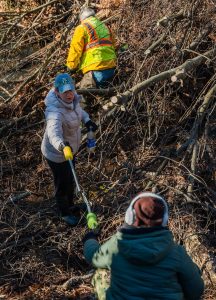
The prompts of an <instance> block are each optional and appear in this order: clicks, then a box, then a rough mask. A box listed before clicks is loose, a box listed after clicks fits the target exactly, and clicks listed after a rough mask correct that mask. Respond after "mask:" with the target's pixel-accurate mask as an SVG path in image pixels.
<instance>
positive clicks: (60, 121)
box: [41, 89, 90, 163]
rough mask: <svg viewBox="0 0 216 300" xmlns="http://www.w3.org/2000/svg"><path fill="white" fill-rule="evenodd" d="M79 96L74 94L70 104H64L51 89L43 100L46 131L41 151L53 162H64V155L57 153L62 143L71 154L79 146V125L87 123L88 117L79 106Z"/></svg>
mask: <svg viewBox="0 0 216 300" xmlns="http://www.w3.org/2000/svg"><path fill="white" fill-rule="evenodd" d="M79 99H80V96H78V95H77V94H75V98H74V100H73V102H72V103H70V104H67V103H64V102H63V101H62V100H61V99H60V98H59V97H58V96H57V95H56V93H55V92H54V89H52V90H51V91H50V92H49V93H48V95H47V96H46V98H45V105H46V110H45V117H46V130H45V133H44V137H43V141H42V145H41V151H42V153H43V155H44V156H45V157H46V158H47V159H49V160H51V161H54V162H57V163H60V162H63V161H65V158H64V155H63V153H62V152H60V151H59V146H60V144H61V143H63V142H64V141H67V142H69V144H70V146H71V147H72V150H73V153H76V152H77V151H78V149H79V146H80V140H81V129H80V123H81V121H83V123H84V124H85V123H86V122H88V121H89V120H90V119H89V115H88V113H87V112H85V111H84V110H83V109H82V108H81V107H80V104H79Z"/></svg>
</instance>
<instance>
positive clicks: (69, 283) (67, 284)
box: [63, 271, 94, 290]
mask: <svg viewBox="0 0 216 300" xmlns="http://www.w3.org/2000/svg"><path fill="white" fill-rule="evenodd" d="M93 274H94V271H92V272H91V273H89V274H87V275H83V276H74V277H72V278H70V279H68V280H67V281H66V282H65V283H64V284H63V288H64V289H66V290H69V289H71V288H72V287H73V286H74V285H75V284H77V282H79V281H81V280H86V279H89V278H91V277H92V275H93Z"/></svg>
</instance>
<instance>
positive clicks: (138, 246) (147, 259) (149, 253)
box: [118, 227, 174, 264]
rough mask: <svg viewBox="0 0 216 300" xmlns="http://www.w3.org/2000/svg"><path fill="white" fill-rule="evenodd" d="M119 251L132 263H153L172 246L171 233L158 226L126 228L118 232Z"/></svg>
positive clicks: (162, 256)
mask: <svg viewBox="0 0 216 300" xmlns="http://www.w3.org/2000/svg"><path fill="white" fill-rule="evenodd" d="M119 234H120V237H119V240H118V245H119V251H120V252H121V253H122V254H123V256H125V257H127V260H129V261H131V262H132V263H133V264H139V263H141V262H142V263H145V264H155V263H157V262H159V261H160V260H162V259H163V258H164V257H165V256H166V255H167V254H168V253H169V252H170V249H171V248H172V247H173V246H174V242H173V236H172V233H171V232H170V231H169V230H167V229H164V228H162V227H160V228H159V229H157V230H150V231H149V230H146V229H145V228H139V229H127V230H122V231H120V232H119Z"/></svg>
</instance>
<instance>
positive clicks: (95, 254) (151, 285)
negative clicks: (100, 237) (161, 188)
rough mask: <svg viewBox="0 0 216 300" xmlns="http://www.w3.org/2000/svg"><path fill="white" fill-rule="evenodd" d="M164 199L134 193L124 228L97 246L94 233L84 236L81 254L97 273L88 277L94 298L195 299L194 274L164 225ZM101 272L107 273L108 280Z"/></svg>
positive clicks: (199, 283)
mask: <svg viewBox="0 0 216 300" xmlns="http://www.w3.org/2000/svg"><path fill="white" fill-rule="evenodd" d="M167 223H168V207H167V203H166V201H165V200H164V199H163V198H162V197H161V196H159V195H157V194H154V193H148V192H146V193H141V194H139V195H137V196H136V197H135V198H134V199H133V200H132V202H131V204H130V206H129V207H128V209H127V211H126V215H125V224H124V225H123V226H122V227H121V228H120V229H119V230H118V231H117V233H116V234H114V235H113V236H112V237H111V238H110V239H109V240H108V241H107V242H105V243H104V244H103V245H100V244H99V243H98V241H97V237H96V235H95V234H94V232H89V233H87V235H86V236H85V237H84V256H85V258H86V260H87V261H88V262H89V263H91V264H92V265H93V266H94V267H95V268H97V269H98V270H97V271H96V273H95V276H94V278H93V282H94V287H95V292H96V293H97V296H98V299H100V300H104V299H107V300H141V299H142V300H145V299H146V300H160V299H161V300H162V299H163V300H165V299H166V300H198V299H200V297H201V296H202V294H203V291H204V284H203V280H202V278H201V274H200V270H199V268H198V267H197V265H196V264H195V263H194V262H193V261H192V259H191V258H190V256H189V255H188V254H187V252H186V250H185V248H184V247H183V246H180V245H178V244H177V243H175V242H174V240H173V235H172V233H171V231H170V230H169V229H168V227H167ZM105 269H107V270H110V282H109V279H108V277H107V272H106V271H105Z"/></svg>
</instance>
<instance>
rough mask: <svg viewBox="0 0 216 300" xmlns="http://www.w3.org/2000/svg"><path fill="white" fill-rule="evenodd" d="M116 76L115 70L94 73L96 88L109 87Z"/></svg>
mask: <svg viewBox="0 0 216 300" xmlns="http://www.w3.org/2000/svg"><path fill="white" fill-rule="evenodd" d="M114 74H115V68H113V69H107V70H101V71H92V75H93V78H94V81H95V83H96V86H97V87H98V88H106V87H108V85H109V83H110V82H111V80H112V78H113V76H114Z"/></svg>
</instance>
